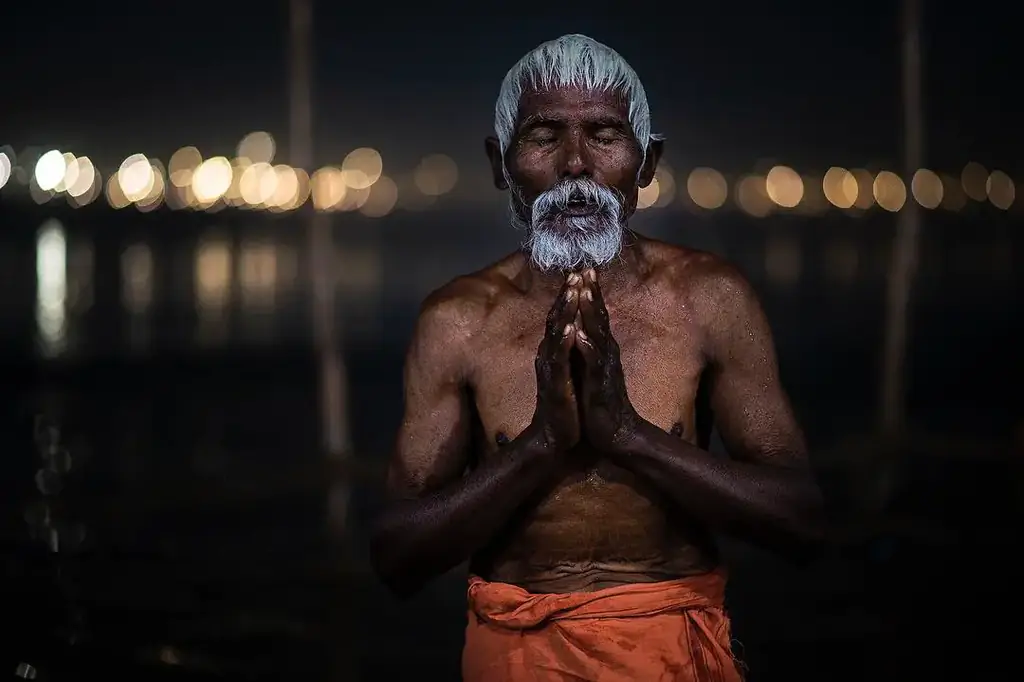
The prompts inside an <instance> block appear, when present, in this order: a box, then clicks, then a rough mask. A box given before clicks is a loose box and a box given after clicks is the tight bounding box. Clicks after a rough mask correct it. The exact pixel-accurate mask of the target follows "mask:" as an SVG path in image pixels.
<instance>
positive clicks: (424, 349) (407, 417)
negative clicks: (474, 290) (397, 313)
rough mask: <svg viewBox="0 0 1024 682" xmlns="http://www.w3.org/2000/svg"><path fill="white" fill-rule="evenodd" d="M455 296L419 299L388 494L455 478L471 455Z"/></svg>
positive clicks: (407, 494)
mask: <svg viewBox="0 0 1024 682" xmlns="http://www.w3.org/2000/svg"><path fill="white" fill-rule="evenodd" d="M463 313H464V310H463V306H461V305H460V303H459V301H458V300H457V299H451V298H446V297H444V296H442V295H439V294H435V295H434V296H432V297H431V298H429V299H428V300H427V301H426V302H425V303H424V305H423V309H422V310H421V312H420V316H419V319H418V320H417V322H416V329H415V331H414V332H413V339H412V342H411V344H410V345H409V350H408V352H407V354H406V360H405V372H404V383H405V407H404V412H403V415H402V424H401V427H400V428H399V432H398V438H397V442H396V445H395V450H394V454H393V455H392V459H391V463H390V466H389V467H388V475H387V489H388V494H389V496H390V497H392V498H415V497H419V496H421V495H424V494H427V493H430V492H432V491H434V490H436V489H438V488H441V487H443V486H445V485H447V484H449V483H451V482H452V481H454V480H457V479H458V478H459V477H460V476H461V475H462V474H463V472H464V471H465V469H466V466H467V464H468V461H469V432H470V428H469V424H470V419H471V418H472V413H471V411H470V407H469V402H468V396H467V390H466V385H465V376H466V372H465V363H464V359H465V355H464V352H465V336H466V334H468V325H467V324H466V323H465V319H464V314H463Z"/></svg>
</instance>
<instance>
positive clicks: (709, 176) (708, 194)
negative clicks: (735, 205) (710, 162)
mask: <svg viewBox="0 0 1024 682" xmlns="http://www.w3.org/2000/svg"><path fill="white" fill-rule="evenodd" d="M686 192H687V194H688V195H689V197H690V199H691V200H692V201H693V203H694V204H696V205H697V206H699V207H700V208H703V209H706V210H709V211H710V210H714V209H716V208H720V207H721V206H722V205H723V204H724V203H725V201H726V199H728V198H729V183H727V182H726V180H725V177H724V176H723V175H722V174H721V173H719V172H718V171H717V170H715V169H714V168H694V169H693V170H692V171H691V172H690V175H689V176H688V177H687V178H686Z"/></svg>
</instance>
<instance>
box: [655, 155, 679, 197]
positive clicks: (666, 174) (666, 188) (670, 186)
mask: <svg viewBox="0 0 1024 682" xmlns="http://www.w3.org/2000/svg"><path fill="white" fill-rule="evenodd" d="M654 179H655V180H657V181H658V198H657V199H655V200H654V207H655V208H664V207H666V206H670V205H671V204H672V200H673V199H675V198H676V178H675V175H674V174H673V173H672V168H671V167H670V166H669V165H668V164H666V163H662V164H660V165H659V166H658V170H657V171H656V172H655V173H654Z"/></svg>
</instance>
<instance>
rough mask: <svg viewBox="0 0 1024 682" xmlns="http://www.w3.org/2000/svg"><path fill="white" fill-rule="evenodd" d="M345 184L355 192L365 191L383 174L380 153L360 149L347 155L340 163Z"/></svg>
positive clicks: (364, 148) (373, 150)
mask: <svg viewBox="0 0 1024 682" xmlns="http://www.w3.org/2000/svg"><path fill="white" fill-rule="evenodd" d="M341 172H342V174H343V176H344V178H345V184H346V185H347V186H348V187H351V188H352V189H355V190H366V189H369V188H370V187H372V186H373V183H375V182H377V180H378V179H379V178H380V176H381V173H383V172H384V162H383V160H382V159H381V157H380V152H378V151H377V150H376V149H370V148H369V147H360V148H359V149H354V150H352V151H351V152H349V153H348V156H346V157H345V160H344V161H342V163H341Z"/></svg>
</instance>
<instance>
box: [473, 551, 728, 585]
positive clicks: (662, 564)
mask: <svg viewBox="0 0 1024 682" xmlns="http://www.w3.org/2000/svg"><path fill="white" fill-rule="evenodd" d="M717 565H718V563H717V560H716V557H715V556H714V555H713V554H709V553H705V552H701V551H699V550H697V549H696V548H692V547H687V548H681V550H680V551H679V552H676V553H673V554H672V555H669V556H659V557H656V558H650V559H639V560H638V559H629V560H626V559H614V560H587V561H565V562H557V563H545V564H538V563H536V562H535V561H526V560H518V561H515V560H512V561H504V562H498V563H495V564H493V566H492V567H490V570H474V573H476V575H478V576H480V577H481V578H482V579H485V580H487V581H492V582H496V583H505V584H509V585H514V586H516V587H519V588H522V589H524V590H527V591H528V592H533V593H538V594H552V593H564V592H594V591H598V590H603V589H607V588H613V587H619V586H622V585H635V584H650V583H662V582H669V581H674V580H679V579H683V578H689V577H692V576H699V575H703V574H705V573H710V572H712V571H714V570H715V569H716V568H717ZM473 568H474V569H477V568H481V567H480V566H479V565H477V566H474V567H473Z"/></svg>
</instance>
